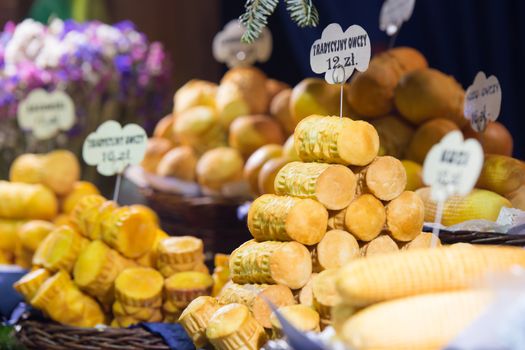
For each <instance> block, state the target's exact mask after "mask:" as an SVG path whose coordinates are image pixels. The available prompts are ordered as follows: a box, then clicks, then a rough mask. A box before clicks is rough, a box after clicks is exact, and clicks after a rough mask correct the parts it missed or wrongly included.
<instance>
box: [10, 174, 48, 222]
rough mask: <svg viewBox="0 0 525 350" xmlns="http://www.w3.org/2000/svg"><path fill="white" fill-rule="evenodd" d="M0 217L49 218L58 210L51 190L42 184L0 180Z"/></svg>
mask: <svg viewBox="0 0 525 350" xmlns="http://www.w3.org/2000/svg"><path fill="white" fill-rule="evenodd" d="M0 198H2V201H1V202H0V217H1V218H6V219H42V220H49V219H52V218H54V217H55V216H56V214H57V212H58V202H57V199H56V197H55V195H54V193H53V192H51V190H49V189H48V188H46V187H44V186H42V185H29V184H24V183H14V182H7V181H0Z"/></svg>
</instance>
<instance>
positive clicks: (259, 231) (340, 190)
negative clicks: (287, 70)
mask: <svg viewBox="0 0 525 350" xmlns="http://www.w3.org/2000/svg"><path fill="white" fill-rule="evenodd" d="M294 135H295V136H294V137H295V148H296V151H297V154H298V155H299V157H300V158H301V159H302V162H300V161H296V162H291V163H288V164H287V165H285V166H284V167H282V168H281V170H280V171H279V172H278V173H277V175H276V177H275V181H274V187H275V192H276V194H264V195H262V196H260V197H258V198H257V199H256V200H255V201H254V202H253V203H252V205H251V207H250V210H249V213H248V228H249V230H250V233H251V234H252V235H253V237H254V240H251V241H248V242H246V243H244V244H242V245H241V246H240V247H238V248H237V249H236V250H234V251H233V253H232V255H231V257H230V273H231V278H232V282H229V283H228V284H227V285H226V286H225V287H224V289H223V290H222V291H221V292H220V293H219V295H218V299H217V300H218V303H219V305H230V308H231V309H235V308H240V307H239V306H237V305H239V304H240V305H246V306H247V307H248V309H249V310H250V311H251V314H252V315H253V317H255V320H256V321H258V322H259V324H260V325H261V326H262V327H263V328H266V329H270V328H272V325H273V324H274V323H272V322H271V309H270V308H269V305H268V304H266V303H264V302H263V301H264V300H265V299H267V300H269V301H270V302H271V303H273V304H274V305H275V306H276V307H278V308H281V307H283V308H284V309H286V310H288V309H287V308H291V307H292V306H291V305H294V304H296V303H297V301H299V303H300V304H303V303H304V305H306V307H312V306H313V309H308V310H310V311H309V312H310V313H312V314H313V315H312V316H311V317H313V319H317V323H316V324H315V325H312V327H309V328H310V329H319V328H321V329H322V328H324V327H326V326H328V325H330V324H331V309H332V307H334V306H335V305H336V304H338V302H339V297H338V296H337V292H336V288H335V281H336V279H337V276H339V275H338V273H339V268H341V267H342V266H344V265H346V264H347V263H348V262H350V261H353V260H362V259H360V257H361V256H362V255H363V256H365V257H366V258H365V259H364V260H366V259H368V257H369V256H372V255H375V254H379V255H382V254H386V253H387V252H389V251H392V250H394V251H398V250H399V246H403V245H406V242H411V241H413V240H417V241H421V243H414V246H419V247H425V246H426V247H429V246H430V241H429V240H425V239H422V238H420V236H422V235H425V234H422V233H421V229H422V226H423V211H424V207H423V202H422V201H421V199H419V197H418V196H417V195H416V194H415V193H414V192H410V191H404V188H405V185H406V176H405V172H404V167H403V166H402V164H401V162H400V161H398V160H397V159H395V158H393V157H377V153H378V150H379V137H378V135H377V132H376V131H375V129H374V128H373V127H372V126H370V124H368V123H367V122H363V121H352V120H350V119H348V118H339V117H329V116H326V117H323V116H310V117H307V118H305V119H303V120H302V121H300V122H299V124H298V126H297V127H296V130H295V134H294ZM347 135H352V138H348V137H345V136H347ZM314 161H320V163H314ZM349 165H350V167H348V166H349ZM379 179H382V181H379ZM390 179H391V180H390ZM386 184H389V185H390V186H386ZM377 196H380V198H377ZM381 198H382V200H381ZM383 203H385V204H383ZM375 207H377V210H373V209H372V210H370V209H369V208H375ZM341 212H342V213H343V214H342V215H341ZM353 215H355V217H359V218H360V217H363V219H362V220H361V221H360V222H361V223H358V222H356V220H354V219H352V218H353V217H354V216H353ZM337 216H338V218H337V219H336V217H337ZM346 218H348V221H346V220H345V219H346ZM346 222H348V224H347V225H345V223H346ZM330 225H331V226H332V227H331V228H330V229H328V230H327V227H329V226H330ZM354 232H355V233H354ZM380 233H382V235H380V236H379V237H378V235H379V234H380ZM389 235H390V236H391V237H393V238H394V239H395V240H394V239H393V238H391V237H390V236H389ZM376 237H377V238H376ZM358 240H359V241H358ZM384 241H386V242H387V243H385V242H384ZM388 242H391V243H390V244H391V245H393V249H391V248H387V247H388V246H389V245H388ZM360 246H361V248H360ZM407 249H415V248H408V247H407V248H405V250H407ZM314 272H315V273H314ZM294 294H295V295H296V298H297V299H294V298H293V295H294ZM263 296H264V298H263ZM224 308H226V306H225V307H224ZM205 310H209V309H205ZM220 310H221V309H219V311H216V312H215V313H213V315H212V316H211V320H210V319H208V320H207V321H206V322H202V323H201V324H200V328H199V329H198V330H191V334H190V336H191V337H192V338H193V339H196V338H197V334H198V335H199V337H198V339H199V344H201V343H200V342H201V341H203V338H202V337H203V336H204V334H206V336H208V337H209V336H210V335H211V336H212V337H213V336H214V331H209V329H210V328H209V327H212V326H213V321H212V320H213V318H214V317H216V316H215V315H220V314H221V313H222V312H221V311H220ZM225 310H229V309H225ZM202 312H203V311H202ZM239 312H240V311H239ZM285 312H286V311H285ZM290 312H291V313H293V312H292V311H290ZM184 313H185V314H187V315H193V316H192V317H199V314H200V311H198V309H195V310H194V309H193V308H190V307H189V308H188V310H186V311H185V312H184ZM209 313H210V314H212V312H209ZM208 316H209V315H208ZM203 317H204V316H203ZM217 317H219V316H217ZM290 317H291V318H292V319H293V316H290ZM224 321H226V320H224ZM295 322H299V325H300V326H299V328H301V327H302V323H301V322H300V321H298V320H296V321H295ZM273 327H275V326H273ZM204 329H206V332H205V333H204ZM252 332H255V333H250V334H246V336H245V337H244V338H242V339H244V340H242V339H241V340H242V341H243V342H242V343H241V344H244V345H243V346H248V347H250V346H254V345H253V344H251V343H250V341H248V339H255V338H256V337H255V335H254V334H257V332H256V331H254V330H252ZM274 334H279V332H278V331H276V332H274ZM251 335H254V337H255V338H251ZM208 339H209V338H208ZM209 341H210V342H211V343H212V344H214V340H213V338H212V339H209ZM250 344H251V345H250Z"/></svg>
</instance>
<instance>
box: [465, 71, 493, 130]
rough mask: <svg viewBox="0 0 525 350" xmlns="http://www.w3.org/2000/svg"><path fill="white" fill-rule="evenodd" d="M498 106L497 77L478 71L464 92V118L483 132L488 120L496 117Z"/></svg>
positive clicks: (473, 127) (475, 128)
mask: <svg viewBox="0 0 525 350" xmlns="http://www.w3.org/2000/svg"><path fill="white" fill-rule="evenodd" d="M500 108H501V87H500V85H499V81H498V78H496V77H495V76H494V75H491V76H490V77H488V78H487V77H486V75H485V73H483V72H478V74H476V78H474V82H473V83H472V85H470V86H469V87H468V89H467V91H466V92H465V104H464V106H463V113H464V114H465V118H467V120H469V121H470V125H471V126H472V129H474V130H476V131H477V132H483V131H485V128H486V127H487V123H488V122H489V121H492V122H494V121H496V119H498V117H499V112H500Z"/></svg>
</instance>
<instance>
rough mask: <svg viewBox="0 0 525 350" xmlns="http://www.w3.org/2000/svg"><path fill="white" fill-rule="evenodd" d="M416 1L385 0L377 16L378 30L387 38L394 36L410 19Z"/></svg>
mask: <svg viewBox="0 0 525 350" xmlns="http://www.w3.org/2000/svg"><path fill="white" fill-rule="evenodd" d="M415 4H416V0H386V1H385V2H384V3H383V6H382V7H381V12H380V14H379V28H380V29H381V30H382V31H384V32H386V34H388V36H392V35H394V34H396V33H397V32H398V31H399V29H400V28H401V26H402V25H403V23H404V22H406V21H408V20H409V19H410V17H412V12H414V5H415Z"/></svg>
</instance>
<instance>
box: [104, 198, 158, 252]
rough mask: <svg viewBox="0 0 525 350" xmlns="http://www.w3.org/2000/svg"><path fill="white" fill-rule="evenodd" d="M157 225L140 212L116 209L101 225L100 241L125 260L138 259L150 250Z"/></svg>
mask: <svg viewBox="0 0 525 350" xmlns="http://www.w3.org/2000/svg"><path fill="white" fill-rule="evenodd" d="M157 229H158V227H157V224H156V223H155V222H154V220H153V219H152V217H151V216H150V215H148V214H147V213H145V212H144V211H142V210H135V209H133V208H130V207H122V208H119V209H116V210H115V211H114V212H113V213H112V215H111V216H110V217H109V218H108V219H107V220H105V221H104V222H103V223H102V240H103V241H104V243H106V244H107V245H109V246H110V247H111V248H113V249H116V250H118V251H119V253H121V254H122V255H124V256H125V257H127V258H131V259H133V258H138V257H140V256H141V255H144V254H146V253H147V252H148V251H150V250H151V248H152V247H153V244H154V242H155V238H156V236H157Z"/></svg>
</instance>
